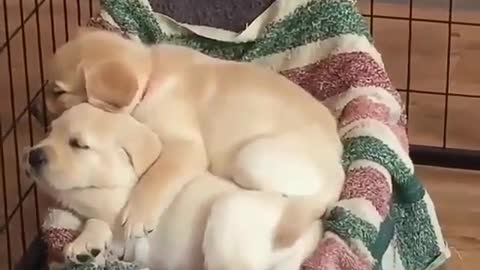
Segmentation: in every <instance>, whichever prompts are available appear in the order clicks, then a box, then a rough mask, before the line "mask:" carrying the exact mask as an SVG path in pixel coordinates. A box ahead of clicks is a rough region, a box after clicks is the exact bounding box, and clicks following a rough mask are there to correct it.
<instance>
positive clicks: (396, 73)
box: [0, 0, 480, 270]
mask: <svg viewBox="0 0 480 270" xmlns="http://www.w3.org/2000/svg"><path fill="white" fill-rule="evenodd" d="M35 1H36V0H35ZM35 1H33V0H32V1H23V3H24V5H23V7H24V10H25V12H24V16H25V17H27V16H28V15H29V14H30V12H32V11H33V9H34V5H33V3H35ZM475 1H478V0H456V3H457V5H456V8H455V13H454V15H453V19H454V20H460V21H466V22H476V23H480V7H479V8H475V7H476V6H480V5H477V4H475V3H476V2H475ZM38 2H43V3H44V4H43V5H42V6H41V7H40V8H39V13H38V14H39V18H38V19H39V20H38V21H39V25H38V29H39V30H40V31H39V32H40V35H38V31H37V24H36V18H35V16H33V17H31V19H29V20H28V23H27V24H26V25H25V28H24V30H25V48H24V45H23V38H22V36H23V33H22V32H21V31H20V32H18V33H17V34H16V35H15V37H14V38H12V39H11V42H10V47H9V48H4V50H3V51H2V52H1V53H0V83H1V86H0V121H1V126H0V134H1V135H2V138H3V137H4V139H5V140H4V141H3V143H2V145H1V146H2V150H3V153H4V160H5V163H4V164H5V169H4V170H3V171H0V183H1V184H3V178H2V174H5V179H6V181H5V185H6V191H5V192H6V193H3V189H2V186H1V185H0V225H2V224H3V223H4V222H5V221H6V220H7V219H8V220H10V221H11V223H10V227H9V234H8V236H9V237H10V250H11V257H12V259H13V261H17V260H18V259H19V258H20V256H21V254H22V252H23V247H24V245H23V243H26V244H28V243H29V242H30V241H31V239H32V238H33V237H34V236H35V235H36V233H37V230H36V228H37V227H38V223H37V211H36V209H37V202H38V203H39V208H38V209H39V216H38V217H39V219H41V217H42V213H43V212H44V210H45V208H46V206H47V205H48V201H47V200H46V199H45V198H44V197H42V196H41V195H39V197H36V196H35V194H36V193H35V190H32V189H29V186H30V184H31V183H30V182H28V181H27V180H26V179H25V177H24V175H23V173H22V172H21V169H20V167H19V164H18V162H17V160H18V157H17V156H16V154H15V153H16V151H21V150H22V148H23V147H24V146H26V145H29V144H30V143H31V142H35V141H37V140H38V139H40V138H41V137H42V136H43V130H42V129H41V127H40V126H39V125H38V124H37V123H36V122H35V121H31V119H29V117H28V114H22V112H23V111H24V108H25V107H26V104H27V102H26V100H27V92H28V95H30V96H31V97H32V96H33V95H34V94H35V92H36V91H37V90H38V89H39V88H40V86H41V84H42V83H41V78H42V76H41V75H42V74H41V71H42V69H41V65H40V62H41V61H44V62H45V61H47V59H48V58H49V57H50V56H51V54H52V51H53V49H54V47H55V46H58V45H59V44H62V43H63V42H64V41H65V39H66V38H67V33H66V32H67V31H66V29H68V32H69V33H70V34H71V33H72V32H73V31H74V29H75V27H76V24H77V21H78V20H79V19H80V21H82V22H85V21H86V20H87V19H88V17H89V7H88V2H89V1H86V0H82V1H72V0H71V1H63V0H51V1H38ZM95 2H96V1H94V3H95ZM399 2H401V3H403V4H398V3H399ZM414 2H415V3H416V4H415V5H416V6H415V8H414V11H413V14H414V16H415V17H420V18H424V19H436V20H446V19H448V12H447V11H448V0H415V1H414ZM6 3H7V14H8V18H9V19H8V21H9V27H8V30H9V34H10V35H12V33H14V32H15V29H17V27H18V26H19V25H20V19H21V14H20V12H19V8H20V6H19V3H20V1H16V0H15V1H14V0H12V1H6ZM50 3H51V6H50ZM64 3H68V5H67V7H66V9H65V8H64ZM77 3H79V4H78V5H77ZM405 3H408V0H376V4H375V6H374V12H375V14H377V15H385V16H391V15H394V16H400V17H408V14H409V9H408V4H405ZM422 3H423V4H422ZM458 3H461V5H460V4H458ZM369 4H370V0H360V1H359V5H360V7H361V9H362V10H363V11H364V13H365V14H369V12H370V6H369ZM417 4H419V5H418V6H417ZM467 4H468V5H470V6H469V7H470V9H468V10H467V9H459V8H458V7H461V6H462V5H463V6H468V5H467ZM472 7H473V8H472ZM64 10H67V15H65V13H64ZM79 10H80V11H81V12H80V13H79V12H78V11H79ZM78 14H80V16H78ZM51 15H53V18H54V19H53V21H54V23H53V28H52V20H51V19H50V18H51ZM4 16H5V14H4V13H3V8H2V9H0V45H1V44H3V43H4V42H5V39H6V38H5V37H6V30H5V25H4ZM65 19H66V20H67V22H68V23H67V24H65V23H64V22H65ZM367 19H368V18H367ZM368 21H369V23H370V22H372V23H373V33H374V36H375V44H376V46H377V48H378V49H379V51H380V52H381V53H382V55H383V58H384V60H385V64H386V68H387V71H388V72H389V74H390V76H391V78H392V80H393V82H394V84H395V86H396V87H398V88H399V89H406V88H407V86H409V87H410V88H411V89H415V90H420V91H427V92H428V91H430V92H433V93H434V94H425V93H410V94H409V95H408V99H407V95H406V94H405V93H403V97H404V100H405V101H407V100H408V102H407V105H408V108H409V136H410V141H411V142H412V143H415V144H423V145H433V146H441V145H442V143H443V135H444V134H443V130H444V120H445V117H446V119H447V120H448V121H447V127H446V131H447V132H446V135H447V138H446V143H447V146H449V147H459V148H465V149H480V126H479V124H478V123H480V109H479V108H480V99H478V98H467V97H453V96H450V97H449V98H448V102H447V99H446V98H445V96H444V95H442V94H444V93H445V92H446V88H447V87H446V86H447V81H448V91H449V93H457V94H467V95H480V76H479V71H480V68H479V64H478V63H480V27H476V26H467V25H454V26H452V29H451V30H452V31H451V50H450V63H449V64H450V70H449V77H448V80H447V56H448V51H447V48H448V25H447V24H445V23H430V22H418V21H417V22H414V23H412V34H411V41H412V42H411V46H410V47H409V46H408V45H409V43H408V39H409V23H408V20H392V19H386V18H375V19H374V20H372V21H370V20H368ZM52 29H53V31H52ZM392 33H394V34H392ZM38 38H40V40H41V46H40V47H39V44H38V42H37V40H38ZM409 48H410V53H411V55H410V57H409V55H408V51H409ZM7 49H8V50H10V55H11V57H10V59H9V58H8V57H7V56H8V54H7V51H8V50H7ZM24 52H25V53H24ZM40 55H42V56H43V58H40ZM25 58H26V59H25ZM408 59H410V64H409V61H408ZM25 63H27V68H25ZM408 66H410V71H408ZM9 67H10V68H9ZM9 71H11V74H10V72H9ZM10 75H11V76H10ZM27 78H28V80H27ZM408 79H410V80H408ZM27 82H28V83H27ZM10 85H11V86H12V89H10ZM27 89H28V90H29V91H26V90H27ZM11 92H14V93H15V97H14V98H12V96H11ZM435 93H436V94H435ZM12 101H13V105H14V106H12ZM446 105H448V113H447V114H445V111H446ZM12 111H15V117H16V118H18V119H17V120H18V121H17V125H16V129H14V130H10V127H12V123H13V122H14V121H13V118H14V117H13V115H12ZM30 122H31V123H32V128H30V127H29V123H30ZM30 133H31V134H32V136H30ZM417 172H418V174H419V176H420V178H421V179H422V181H423V182H424V183H425V185H426V187H427V189H428V190H429V191H430V193H431V196H432V197H433V200H434V202H435V203H436V206H437V210H438V215H439V219H440V223H441V226H442V228H443V231H444V233H445V235H446V238H447V240H448V242H449V244H450V246H451V249H452V259H451V260H450V262H449V264H448V265H447V266H446V267H447V268H446V269H448V270H470V269H471V270H474V269H480V266H479V265H480V173H476V172H469V171H456V170H447V169H440V168H429V167H418V168H417ZM22 197H24V198H25V199H24V201H23V204H22V206H23V207H22V208H18V207H16V206H17V205H18V203H19V202H20V201H21V199H20V198H22ZM4 198H5V199H6V200H4ZM5 203H6V209H7V212H8V213H7V215H4V210H3V209H4V206H5ZM0 230H1V228H0ZM22 231H24V233H22ZM22 235H24V236H25V237H22ZM6 243H7V234H6V233H5V231H3V232H2V231H0V270H6V269H8V264H7V263H8V261H7V259H6V258H7V256H8V252H7V245H6Z"/></svg>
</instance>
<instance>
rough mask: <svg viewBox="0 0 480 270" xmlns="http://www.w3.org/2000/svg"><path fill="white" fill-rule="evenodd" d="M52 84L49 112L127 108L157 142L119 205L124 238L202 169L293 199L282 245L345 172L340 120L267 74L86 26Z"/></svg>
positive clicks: (60, 56)
mask: <svg viewBox="0 0 480 270" xmlns="http://www.w3.org/2000/svg"><path fill="white" fill-rule="evenodd" d="M50 81H52V82H53V83H54V85H53V86H52V88H51V89H52V90H51V91H50V94H48V97H49V99H48V100H47V106H48V108H49V111H50V112H53V113H57V114H58V113H61V112H62V111H63V110H65V109H67V108H69V107H71V106H73V105H74V104H77V103H79V102H84V101H88V102H89V103H91V104H93V105H95V106H97V107H99V108H102V109H104V110H107V111H112V112H127V113H131V114H132V115H133V116H134V118H136V119H137V120H138V121H140V122H142V123H144V124H146V125H147V126H148V127H149V128H151V129H152V130H153V131H154V132H155V133H156V134H157V135H158V136H159V138H160V139H161V141H162V142H163V144H164V149H163V153H162V155H161V156H160V158H159V159H158V160H157V161H156V162H155V163H154V164H153V165H152V167H151V168H150V169H149V170H148V171H147V172H146V173H145V175H144V176H143V177H142V181H141V182H140V183H139V184H138V185H136V187H135V189H134V190H133V192H132V195H131V197H130V198H129V201H128V203H127V206H126V207H125V209H124V212H123V221H124V225H125V232H126V234H127V235H129V236H136V237H142V236H144V235H145V234H146V233H147V232H150V231H152V230H153V229H154V228H155V227H156V225H157V222H158V220H159V217H160V216H161V215H162V214H163V212H164V211H165V209H166V208H167V207H168V206H169V205H170V203H171V201H172V200H173V198H174V197H175V194H176V193H178V192H179V191H180V190H181V189H182V187H184V186H185V185H186V184H187V183H189V182H190V181H191V180H192V179H194V178H195V177H197V176H198V175H201V174H202V173H204V172H205V171H207V170H209V171H210V172H211V173H212V174H214V175H216V176H219V177H222V178H228V179H232V180H233V181H234V182H235V183H236V184H238V185H240V186H242V187H243V188H246V189H252V190H263V191H270V192H277V193H282V194H285V195H287V196H289V197H294V199H293V200H294V201H297V202H299V203H298V204H296V205H294V204H292V207H291V209H290V211H287V213H285V215H286V216H289V217H290V220H296V221H297V222H296V223H295V224H291V223H289V224H284V228H283V229H281V230H280V231H282V232H284V233H285V234H283V235H279V238H278V239H277V240H278V244H279V245H280V246H288V245H290V244H292V243H293V242H294V241H295V240H296V239H297V238H298V237H299V235H300V234H301V233H302V232H303V231H304V230H305V229H306V228H307V227H308V226H310V224H311V222H312V221H313V220H315V219H318V218H319V217H320V216H322V215H323V214H324V211H325V208H326V207H327V205H329V204H331V203H333V202H335V201H337V200H338V198H339V195H340V192H341V189H342V186H343V181H344V171H343V168H342V165H341V155H342V144H341V142H340V139H339V136H338V134H337V127H336V120H335V119H334V117H333V116H332V114H331V113H330V112H329V110H328V109H327V108H326V107H325V106H323V105H322V104H321V103H320V102H318V101H317V100H316V99H315V98H313V97H312V96H311V95H310V94H308V93H307V92H306V91H304V90H303V89H302V88H300V87H299V86H297V85H295V84H294V83H292V82H290V81H289V80H288V79H286V78H284V77H283V76H281V75H278V74H277V73H275V72H273V71H270V70H267V69H263V68H260V67H257V66H255V65H253V64H247V63H237V62H231V61H224V60H219V59H214V58H211V57H209V56H207V55H204V54H202V53H199V52H196V51H194V50H192V49H189V48H185V47H179V46H173V45H155V46H151V47H149V46H146V45H143V44H140V43H138V42H135V41H132V40H127V39H124V38H122V37H121V36H119V35H117V34H115V33H111V32H105V31H100V30H97V31H94V30H93V31H89V30H83V31H82V32H81V33H80V34H79V35H78V36H77V37H76V38H75V39H73V40H72V41H70V42H69V43H67V44H65V45H64V46H63V47H61V48H59V50H58V51H57V52H56V54H55V56H54V59H53V63H52V77H51V78H50ZM312 210H315V211H312ZM282 226H283V225H282Z"/></svg>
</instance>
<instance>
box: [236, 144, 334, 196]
mask: <svg viewBox="0 0 480 270" xmlns="http://www.w3.org/2000/svg"><path fill="white" fill-rule="evenodd" d="M288 139H289V138H279V137H266V138H260V139H256V140H254V141H252V142H250V143H249V144H247V145H245V146H244V147H243V148H241V149H240V151H239V152H238V153H237V155H236V157H235V158H234V161H233V164H232V166H231V168H232V175H233V180H234V181H235V182H236V183H237V184H238V185H240V186H241V187H243V188H246V189H252V190H262V191H270V192H278V193H282V194H286V195H311V194H314V193H317V192H318V191H319V190H320V188H321V184H322V181H325V179H323V176H322V175H321V171H320V170H319V169H318V166H316V163H315V161H314V160H313V159H312V157H309V156H308V154H307V153H306V152H305V151H303V149H301V146H300V145H298V144H297V143H294V142H291V141H288Z"/></svg>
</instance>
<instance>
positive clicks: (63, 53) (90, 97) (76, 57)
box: [32, 29, 151, 123]
mask: <svg viewBox="0 0 480 270" xmlns="http://www.w3.org/2000/svg"><path fill="white" fill-rule="evenodd" d="M149 55H150V51H149V49H148V47H146V46H144V45H142V44H140V43H138V42H135V41H132V40H128V39H125V38H123V37H122V36H120V35H119V34H117V33H113V32H109V31H103V30H90V29H80V31H79V33H78V34H77V35H76V36H75V37H74V38H73V39H72V40H71V41H69V42H67V43H66V44H64V45H63V46H61V47H60V48H58V50H57V51H56V52H55V54H54V56H53V58H52V60H51V63H50V72H49V74H48V76H49V77H48V79H49V84H48V85H47V87H46V89H45V103H46V114H42V112H43V111H44V110H43V104H41V100H39V101H38V102H37V103H36V104H35V105H34V106H33V108H32V112H33V114H34V115H35V117H36V118H37V119H38V120H40V121H41V122H42V123H43V122H44V119H45V118H48V119H47V120H53V119H55V118H56V117H58V116H59V115H60V114H61V113H62V112H63V111H65V110H67V109H69V108H71V107H73V106H75V105H77V104H79V103H82V102H90V103H92V104H93V105H95V106H98V107H100V108H102V109H104V110H108V111H115V112H119V111H127V112H128V111H131V110H132V109H133V107H134V106H135V105H136V103H137V102H138V101H139V99H140V97H141V95H142V94H143V90H144V88H145V87H146V82H147V80H148V77H149V75H150V65H151V61H150V57H149Z"/></svg>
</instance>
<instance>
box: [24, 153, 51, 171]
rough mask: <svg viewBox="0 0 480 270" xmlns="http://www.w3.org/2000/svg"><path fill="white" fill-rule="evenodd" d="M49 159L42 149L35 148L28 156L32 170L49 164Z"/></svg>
mask: <svg viewBox="0 0 480 270" xmlns="http://www.w3.org/2000/svg"><path fill="white" fill-rule="evenodd" d="M47 162H48V159H47V155H46V154H45V151H43V149H42V148H35V149H33V150H31V151H30V153H29V155H28V163H29V164H30V166H32V168H35V169H38V168H40V167H42V166H43V165H45V164H47Z"/></svg>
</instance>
